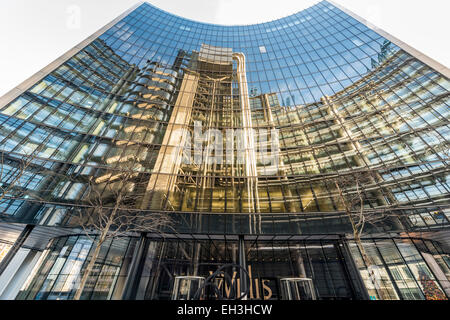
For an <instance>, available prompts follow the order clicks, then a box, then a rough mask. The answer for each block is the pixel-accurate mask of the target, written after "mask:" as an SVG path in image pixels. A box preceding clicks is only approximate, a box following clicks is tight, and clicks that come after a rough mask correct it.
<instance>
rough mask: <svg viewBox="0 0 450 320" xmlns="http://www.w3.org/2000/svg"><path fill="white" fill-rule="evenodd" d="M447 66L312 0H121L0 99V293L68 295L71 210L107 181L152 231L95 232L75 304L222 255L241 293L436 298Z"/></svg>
mask: <svg viewBox="0 0 450 320" xmlns="http://www.w3.org/2000/svg"><path fill="white" fill-rule="evenodd" d="M449 74H450V72H449V69H448V68H446V67H444V66H442V65H440V64H439V63H437V62H435V61H433V60H431V59H430V58H428V57H426V56H424V55H423V54H421V53H419V52H417V51H416V50H414V49H413V48H411V47H409V46H407V45H406V44H404V43H403V42H401V41H399V40H398V39H395V38H394V37H392V36H390V35H388V34H386V33H385V32H383V31H382V30H379V29H377V28H375V27H368V24H367V23H366V22H365V21H364V20H362V19H361V18H359V17H357V16H355V15H354V14H352V13H351V12H348V11H347V10H346V9H344V8H341V7H339V6H338V5H335V4H332V3H331V2H329V1H322V2H319V3H317V4H316V5H314V6H312V7H310V8H308V9H306V10H304V11H301V12H299V13H296V14H293V15H291V16H288V17H285V18H282V19H279V20H275V21H272V22H267V23H261V24H257V25H249V26H219V25H213V24H206V23H199V22H195V21H191V20H187V19H184V18H181V17H178V16H175V15H172V14H170V13H167V12H164V11H162V10H160V9H158V8H155V7H154V6H152V5H150V4H148V3H141V4H139V5H136V6H135V7H133V8H131V9H130V10H128V11H127V12H125V13H124V14H123V15H121V16H120V17H118V18H117V19H115V20H114V21H113V22H111V23H110V24H108V25H107V26H105V27H104V28H102V29H101V30H99V31H98V32H97V33H95V34H94V35H92V36H91V37H89V38H88V39H86V40H85V41H83V42H82V43H81V44H79V45H77V46H76V47H74V48H73V49H72V50H70V51H69V52H68V53H66V54H65V55H64V56H62V57H61V58H59V59H57V60H56V61H55V62H53V63H52V64H50V65H49V66H48V67H46V68H44V69H43V70H42V71H40V72H38V73H37V74H36V75H34V76H32V77H31V78H30V79H29V80H27V81H25V82H24V83H23V84H21V85H19V86H18V87H16V88H15V89H13V90H12V91H11V92H9V93H8V94H6V95H5V96H4V97H2V98H1V99H0V122H1V125H0V152H1V163H0V165H1V173H0V186H1V189H0V192H1V193H0V219H1V224H0V228H1V233H0V250H2V251H1V254H0V259H2V260H0V298H1V299H72V298H73V297H74V295H75V292H76V290H77V288H78V286H79V283H80V276H81V275H82V274H83V272H84V270H85V268H86V265H87V264H88V262H89V260H90V258H91V257H92V251H93V250H92V248H93V239H95V237H96V234H94V233H93V234H90V235H89V237H88V236H87V235H86V233H85V232H84V231H83V230H82V229H81V228H80V226H78V225H77V224H76V219H74V217H75V216H76V217H78V216H80V215H81V216H90V215H92V214H93V213H95V210H96V207H95V206H94V205H93V202H92V199H91V198H90V197H91V195H92V192H89V191H88V190H89V188H94V189H95V192H96V194H98V195H99V197H100V198H101V203H102V205H104V206H105V207H106V208H109V209H112V208H113V207H114V204H115V203H116V202H115V201H116V199H115V198H114V197H113V193H111V192H110V191H108V190H113V189H114V188H118V187H117V186H119V185H120V183H119V181H120V179H121V177H123V175H125V174H127V175H129V176H130V177H131V178H130V181H129V183H130V185H131V186H132V187H130V188H128V189H127V190H128V191H127V192H128V193H129V194H128V195H127V196H128V198H127V199H128V200H127V201H126V202H124V203H121V204H120V206H119V211H127V212H137V213H139V214H143V215H152V214H156V213H166V214H167V215H168V216H170V218H171V220H172V221H173V223H172V226H171V227H170V228H167V230H163V231H164V232H163V233H162V234H160V233H158V234H156V233H149V232H146V233H129V234H127V235H126V236H122V237H117V238H112V239H110V240H109V241H107V242H106V243H105V244H104V245H103V246H102V250H101V254H100V256H99V257H98V259H97V260H96V264H95V266H94V270H93V272H92V274H91V275H90V278H89V280H88V282H87V285H86V286H85V288H84V290H83V294H82V299H170V297H172V296H174V295H173V294H172V290H173V288H174V282H175V278H177V277H178V278H179V277H184V276H185V277H190V278H189V279H199V278H202V277H204V278H206V277H208V276H209V275H210V274H211V273H213V272H214V271H216V270H217V269H218V268H220V267H221V266H224V265H234V266H236V265H239V266H240V269H239V270H241V271H239V270H238V269H236V267H233V268H234V269H230V276H231V277H232V279H233V284H231V285H232V286H236V290H235V291H236V292H238V293H244V292H246V293H247V298H248V299H283V298H286V297H285V296H283V295H284V293H283V292H286V288H287V287H283V286H285V283H287V282H289V281H291V280H292V281H291V282H290V283H289V286H291V285H293V284H294V283H299V281H301V280H299V279H306V280H305V283H307V284H308V290H310V291H311V290H312V291H313V292H312V293H310V297H316V298H317V299H323V300H326V299H428V300H431V299H447V298H448V296H449V295H450V282H449V280H450V255H449V253H450V248H449V244H450V242H449V235H450V233H449V219H450V209H449V200H448V199H449V198H450V197H449V194H450V183H449V171H450V170H449V152H448V150H449V142H448V138H449V108H448V105H449V88H450V83H449V78H448V77H449ZM130 172H131V175H130ZM361 218H362V219H361ZM355 226H356V227H357V228H359V229H358V230H360V231H361V235H360V237H361V238H362V240H361V241H359V238H358V236H357V235H356V234H355V232H354V229H355ZM242 270H244V271H242ZM247 274H248V276H247ZM216 280H217V281H218V282H217V283H218V286H219V288H220V290H222V291H223V297H228V298H233V297H232V295H233V294H232V292H234V291H233V290H231V289H230V288H229V287H228V285H229V284H226V283H225V282H224V279H220V277H219V278H218V279H216ZM220 281H222V282H220ZM220 283H222V284H220ZM175 287H176V288H177V290H178V288H180V285H179V283H177V285H176V286H175ZM182 287H183V286H181V288H182ZM289 288H290V287H289ZM180 290H184V289H180ZM210 298H211V297H210Z"/></svg>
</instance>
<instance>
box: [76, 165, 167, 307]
mask: <svg viewBox="0 0 450 320" xmlns="http://www.w3.org/2000/svg"><path fill="white" fill-rule="evenodd" d="M104 179H107V182H102V180H104ZM138 179H139V174H138V173H137V172H134V171H132V170H128V171H120V172H117V173H109V174H107V175H106V176H102V177H98V178H92V177H91V178H90V179H89V181H88V182H87V187H86V192H85V196H84V199H85V201H86V202H87V203H88V206H89V207H90V208H88V209H85V210H78V212H77V213H76V214H75V215H74V216H73V217H71V221H70V223H71V224H74V225H75V226H79V227H81V228H82V229H83V230H84V233H85V234H86V236H87V237H88V238H89V239H90V240H91V241H92V243H93V248H92V249H91V250H92V252H93V253H92V255H91V258H90V261H89V263H88V265H87V266H86V268H85V270H84V273H83V275H82V278H81V281H80V285H79V287H78V289H77V291H76V293H75V296H74V300H79V299H80V298H81V295H82V293H83V290H84V288H85V286H86V283H87V280H88V278H89V276H90V275H91V272H92V270H93V267H94V265H95V263H96V260H97V259H98V256H99V254H100V249H101V247H102V245H103V244H104V243H105V241H107V240H108V239H112V238H116V237H119V236H123V235H130V234H132V233H136V232H139V233H140V232H155V233H161V232H162V229H163V227H167V226H170V224H171V221H170V218H169V216H168V215H167V214H165V213H158V212H151V213H149V212H145V211H142V210H136V202H137V200H138V199H139V198H140V195H139V190H140V189H142V188H140V187H141V186H140V185H141V184H142V183H144V182H142V183H140V182H139V181H138Z"/></svg>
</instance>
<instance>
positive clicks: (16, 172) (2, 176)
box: [0, 150, 36, 202]
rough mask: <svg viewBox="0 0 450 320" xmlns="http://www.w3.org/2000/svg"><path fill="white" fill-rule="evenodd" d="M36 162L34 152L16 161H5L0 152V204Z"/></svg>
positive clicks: (3, 154) (3, 153) (2, 152)
mask: <svg viewBox="0 0 450 320" xmlns="http://www.w3.org/2000/svg"><path fill="white" fill-rule="evenodd" d="M35 160H36V152H33V153H31V154H27V155H24V156H22V157H21V158H20V159H17V160H7V159H6V158H5V152H4V151H1V150H0V202H1V201H2V200H3V199H4V198H5V196H6V195H8V194H9V193H11V191H12V190H13V189H14V187H16V186H17V185H18V184H20V179H21V178H22V177H23V176H24V175H25V174H26V172H27V171H28V169H29V167H30V166H31V165H32V164H33V162H34V161H35Z"/></svg>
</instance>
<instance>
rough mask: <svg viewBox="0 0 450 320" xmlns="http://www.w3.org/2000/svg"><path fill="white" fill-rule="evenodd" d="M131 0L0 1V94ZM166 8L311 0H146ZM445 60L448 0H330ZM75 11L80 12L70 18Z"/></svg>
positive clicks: (257, 6) (216, 14)
mask: <svg viewBox="0 0 450 320" xmlns="http://www.w3.org/2000/svg"><path fill="white" fill-rule="evenodd" d="M136 2H138V1H136V0H11V1H5V0H1V1H0V38H1V47H0V48H1V50H0V96H2V95H3V94H5V93H6V92H7V91H9V90H10V89H12V88H13V87H15V86H16V85H18V84H20V83H21V82H22V81H24V80H25V79H27V78H28V77H30V76H31V75H32V74H34V73H35V72H37V71H39V70H40V69H42V68H43V67H45V66H46V65H48V64H49V63H50V62H52V61H53V60H55V59H56V58H57V57H59V56H61V55H62V54H63V53H64V52H66V51H67V50H69V49H70V48H72V47H73V46H75V45H76V44H78V43H79V42H81V41H82V40H83V39H85V38H87V37H88V36H89V35H91V34H92V33H94V32H95V31H96V30H98V29H100V28H101V27H102V26H104V25H105V24H107V23H108V22H110V21H111V20H113V19H114V18H115V17H117V16H118V15H120V14H121V13H122V12H123V11H125V10H126V9H128V8H129V7H131V6H132V5H133V4H135V3H136ZM148 2H150V3H152V4H153V5H155V6H157V7H159V8H161V9H164V10H166V11H169V12H171V13H174V14H177V15H179V16H183V17H186V18H190V19H194V20H197V21H203V22H210V23H218V24H226V25H232V24H252V23H258V22H265V21H269V20H274V19H277V18H280V17H283V16H286V15H289V14H292V13H295V12H297V11H299V10H301V9H304V8H306V7H308V6H310V5H311V4H314V3H316V2H318V1H316V0H149V1H148ZM335 2H337V3H339V4H341V5H343V6H345V7H347V8H348V9H350V10H351V11H353V12H355V13H356V14H358V15H360V16H362V17H363V18H365V19H367V20H369V21H370V22H372V23H374V24H375V25H377V26H378V27H380V28H382V29H384V30H385V31H387V32H389V33H390V34H392V35H394V36H396V37H397V38H399V39H401V40H402V41H404V42H406V43H408V44H409V45H411V46H412V47H414V48H416V49H417V50H419V51H421V52H423V53H425V54H426V55H428V56H430V57H431V58H433V59H435V60H437V61H439V62H440V63H442V64H444V65H446V66H450V54H449V52H450V41H449V31H450V22H449V19H450V18H449V17H448V14H449V12H450V0H426V1H424V0H335ZM74 17H79V19H78V18H76V19H74Z"/></svg>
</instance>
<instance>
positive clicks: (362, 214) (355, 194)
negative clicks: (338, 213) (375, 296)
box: [334, 171, 398, 295]
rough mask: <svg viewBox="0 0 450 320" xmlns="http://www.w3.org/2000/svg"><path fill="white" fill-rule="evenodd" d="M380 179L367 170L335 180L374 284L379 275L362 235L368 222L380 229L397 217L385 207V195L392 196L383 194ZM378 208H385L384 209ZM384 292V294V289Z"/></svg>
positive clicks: (338, 195) (339, 196) (340, 198)
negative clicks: (364, 244)
mask: <svg viewBox="0 0 450 320" xmlns="http://www.w3.org/2000/svg"><path fill="white" fill-rule="evenodd" d="M377 178H378V177H377V173H376V172H373V171H365V172H357V173H353V174H350V175H346V176H340V177H339V178H337V179H335V180H334V184H335V187H336V191H337V195H336V198H337V199H336V200H337V202H338V203H339V204H340V205H341V206H342V207H343V208H344V211H345V214H346V215H347V217H348V220H349V222H350V225H351V227H352V234H353V239H354V241H355V243H356V245H357V247H358V249H359V251H360V253H361V256H362V259H363V261H364V263H365V265H366V267H367V268H368V272H369V277H370V279H371V281H372V282H374V285H375V282H376V281H377V280H376V277H377V276H378V275H376V274H374V272H375V271H374V270H373V268H372V267H373V266H374V265H375V263H374V261H372V259H371V258H370V256H369V255H368V254H367V252H366V250H365V248H364V246H363V243H362V240H361V238H362V236H363V235H364V233H365V232H366V231H367V226H368V225H371V226H373V227H375V228H379V227H380V226H382V225H383V224H384V223H385V222H387V220H390V219H392V218H393V219H397V218H398V216H397V215H396V214H395V213H392V212H390V211H389V210H388V209H386V203H383V202H385V200H384V198H385V197H388V196H389V195H387V194H382V191H381V190H380V189H379V187H378V186H377V185H376V183H375V181H376V180H377ZM380 202H381V203H380ZM370 204H372V206H370ZM377 207H382V209H379V208H377ZM390 222H391V223H392V222H393V221H392V220H390ZM378 280H379V279H378ZM381 294H382V295H383V292H381Z"/></svg>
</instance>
